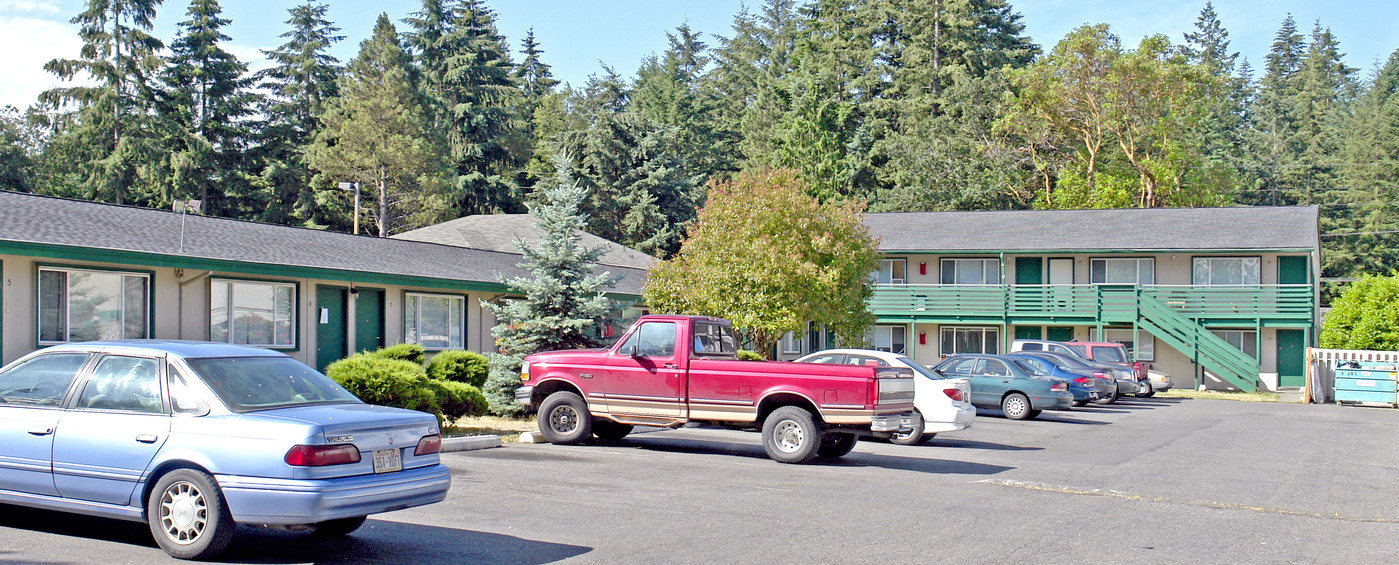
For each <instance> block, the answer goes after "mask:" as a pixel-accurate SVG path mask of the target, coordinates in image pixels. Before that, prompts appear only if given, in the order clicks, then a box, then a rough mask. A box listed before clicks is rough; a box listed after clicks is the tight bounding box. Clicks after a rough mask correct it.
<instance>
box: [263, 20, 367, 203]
mask: <svg viewBox="0 0 1399 565" xmlns="http://www.w3.org/2000/svg"><path fill="white" fill-rule="evenodd" d="M328 8H329V6H328V5H327V4H324V3H321V2H318V1H316V0H306V3H305V4H302V5H300V6H294V7H292V8H289V9H288V10H287V11H288V12H289V14H290V16H291V17H290V18H288V19H287V21H286V24H287V25H288V26H290V27H291V29H290V30H288V31H286V32H284V33H282V34H281V36H280V37H283V38H285V39H286V40H287V41H286V43H283V44H282V45H280V46H278V47H277V48H276V49H273V50H270V51H263V52H262V53H263V55H265V56H266V57H267V58H268V60H270V61H271V62H272V63H273V66H272V67H270V68H268V69H265V70H263V71H260V72H258V74H257V78H258V80H259V81H260V82H259V85H260V87H261V89H262V90H263V91H264V92H266V93H267V95H266V97H264V99H263V105H262V108H261V114H262V116H263V122H262V124H261V126H262V127H261V128H260V131H259V134H258V137H257V146H256V147H255V148H254V149H253V154H254V156H255V160H256V161H257V162H259V163H261V164H262V167H263V168H262V171H261V172H260V178H259V185H260V188H261V191H262V193H263V194H262V198H261V200H262V202H264V203H265V206H264V208H263V211H262V213H261V214H259V216H258V218H259V219H260V220H262V221H265V222H272V223H278V224H309V225H329V226H332V227H334V228H336V229H340V230H349V229H350V226H349V225H345V224H342V223H340V222H338V221H337V219H338V218H341V217H343V215H340V214H334V213H329V214H328V213H326V211H325V210H324V209H322V208H321V206H320V205H318V204H317V201H316V193H315V191H314V190H313V188H312V186H313V185H312V183H311V178H312V176H313V175H312V172H311V170H310V169H309V168H308V167H307V166H306V161H305V148H306V146H307V145H308V144H310V142H311V140H312V139H314V138H315V134H316V131H317V130H318V129H319V127H320V118H321V114H322V113H323V112H324V111H325V104H326V102H327V101H328V100H330V99H332V98H335V97H336V96H337V95H338V93H339V90H338V87H337V80H338V79H339V77H340V61H339V59H336V58H335V57H334V56H332V55H330V53H329V51H330V48H331V47H332V46H333V45H335V44H336V43H338V42H340V41H343V40H344V39H345V37H344V36H342V35H336V32H338V31H340V28H337V27H335V25H334V24H332V23H331V22H330V21H329V20H326V19H325V16H326V12H327V10H328ZM342 199H343V196H342Z"/></svg>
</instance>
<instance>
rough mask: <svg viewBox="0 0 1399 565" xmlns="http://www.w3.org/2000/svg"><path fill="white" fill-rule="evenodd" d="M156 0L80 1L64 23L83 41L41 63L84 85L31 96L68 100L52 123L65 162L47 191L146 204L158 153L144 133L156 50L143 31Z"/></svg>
mask: <svg viewBox="0 0 1399 565" xmlns="http://www.w3.org/2000/svg"><path fill="white" fill-rule="evenodd" d="M159 5H160V0H88V2H87V5H86V8H85V9H84V10H83V12H82V13H80V14H78V15H77V16H76V17H74V18H73V19H72V20H70V21H71V22H72V23H73V24H76V25H77V26H78V36H79V37H80V38H81V39H82V42H83V46H82V50H81V51H80V55H79V58H78V59H54V60H52V61H49V62H48V63H46V64H45V65H44V70H47V71H49V72H51V73H53V74H54V75H56V76H58V78H59V79H61V80H64V81H73V80H81V79H83V78H89V79H90V80H91V81H92V82H93V83H95V84H92V85H82V86H68V87H59V88H54V89H51V90H47V91H45V92H44V93H43V94H41V95H40V96H39V100H40V103H42V104H44V105H46V106H47V107H49V108H52V109H60V108H63V107H64V106H65V105H66V104H70V103H72V104H76V106H77V110H76V111H74V112H72V113H70V114H68V115H65V116H63V117H61V118H60V119H59V120H58V124H57V125H58V127H59V128H60V129H62V130H63V134H62V135H63V136H64V137H65V138H67V139H63V140H60V142H59V144H60V145H61V146H66V147H67V148H68V149H69V151H70V152H69V153H68V154H67V155H66V157H68V158H69V159H68V160H67V162H66V163H62V165H63V166H65V167H67V168H68V171H69V172H68V173H67V174H64V175H60V176H61V177H64V178H66V179H67V180H66V181H62V180H61V181H59V182H60V183H62V184H63V185H62V186H52V187H47V190H46V191H47V192H52V193H58V194H68V195H81V197H83V198H88V199H92V200H101V201H109V202H115V203H117V204H122V203H126V202H138V203H142V202H148V201H150V200H151V198H152V194H153V193H155V192H157V190H156V188H155V186H154V185H155V183H156V181H153V180H152V178H151V176H150V174H149V168H150V167H149V164H150V163H151V162H152V161H155V160H157V159H160V158H161V157H162V155H161V152H160V151H159V149H158V147H157V144H156V142H155V139H154V137H153V135H152V132H155V131H157V127H156V125H155V124H154V123H153V120H152V118H151V115H150V108H151V104H152V102H153V100H154V92H155V91H154V89H153V86H152V84H151V81H152V76H153V74H154V73H156V72H158V71H159V69H160V67H161V65H162V64H163V63H162V61H161V59H160V57H159V56H158V55H157V53H158V52H159V51H160V49H162V48H163V47H164V45H163V44H162V43H161V41H160V40H159V39H156V38H155V37H153V36H151V35H150V33H149V32H150V30H151V26H152V21H153V20H154V18H155V9H156V7H157V6H159Z"/></svg>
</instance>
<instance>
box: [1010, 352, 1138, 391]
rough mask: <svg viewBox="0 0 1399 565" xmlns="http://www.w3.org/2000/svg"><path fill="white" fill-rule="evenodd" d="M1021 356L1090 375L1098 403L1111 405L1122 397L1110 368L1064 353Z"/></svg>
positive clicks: (1119, 387)
mask: <svg viewBox="0 0 1399 565" xmlns="http://www.w3.org/2000/svg"><path fill="white" fill-rule="evenodd" d="M1020 354H1021V355H1031V356H1034V357H1041V358H1044V359H1048V360H1050V361H1052V362H1053V363H1055V364H1058V365H1063V366H1064V367H1066V368H1068V370H1070V371H1074V372H1081V373H1087V374H1091V375H1093V377H1094V383H1095V384H1097V388H1098V403H1099V404H1112V403H1114V402H1117V399H1118V398H1119V397H1120V396H1121V395H1122V392H1121V391H1122V390H1123V389H1122V387H1121V386H1120V385H1121V381H1119V380H1118V379H1117V376H1118V372H1117V371H1116V370H1114V369H1113V368H1112V367H1109V366H1106V365H1101V364H1098V363H1094V362H1092V361H1088V360H1085V359H1083V358H1082V357H1078V356H1075V355H1068V354H1064V353H1050V352H1048V351H1024V352H1021V353H1020Z"/></svg>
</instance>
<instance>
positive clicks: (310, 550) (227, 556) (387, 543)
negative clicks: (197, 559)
mask: <svg viewBox="0 0 1399 565" xmlns="http://www.w3.org/2000/svg"><path fill="white" fill-rule="evenodd" d="M0 527H5V528H17V529H24V530H30V531H35V532H43V533H50V534H57V535H63V536H75V537H84V538H88V539H94V540H101V541H109V542H115V543H121V544H126V545H133V546H140V547H148V548H151V550H152V551H157V552H158V551H160V550H159V549H158V548H157V546H156V544H155V540H153V539H151V532H150V529H148V528H147V527H146V524H145V523H143V522H127V521H122V520H108V519H104V518H94V517H90V516H79V515H75V514H65V513H61V512H50V511H47V510H37V509H32V508H25V507H18V506H8V505H0ZM589 551H592V548H589V547H583V546H577V545H567V544H559V543H550V542H542V541H534V540H527V539H522V538H517V537H514V536H507V535H501V534H493V533H487V532H476V531H471V530H457V529H452V528H441V527H436V526H424V525H419V524H405V523H400V522H389V521H386V520H374V519H370V520H369V521H367V522H365V523H364V526H363V527H361V528H360V529H359V530H356V531H355V533H353V534H350V535H349V536H345V537H339V538H320V537H316V536H315V535H313V534H311V533H309V532H291V531H285V530H273V529H268V528H253V527H247V526H240V527H239V528H238V533H237V535H235V536H234V538H233V542H232V543H230V544H229V546H228V549H225V550H224V551H223V553H220V554H219V555H217V556H215V557H214V559H213V560H212V562H214V563H269V564H277V563H381V564H386V565H392V564H403V565H424V564H428V563H511V564H515V563H519V564H537V565H543V564H545V563H554V562H557V561H562V560H565V559H568V558H571V557H576V556H579V555H583V554H585V553H588V552H589ZM161 555H164V553H163V552H162V553H161ZM0 563H35V561H33V559H32V558H29V559H24V560H21V561H14V560H9V559H7V558H6V557H5V553H0Z"/></svg>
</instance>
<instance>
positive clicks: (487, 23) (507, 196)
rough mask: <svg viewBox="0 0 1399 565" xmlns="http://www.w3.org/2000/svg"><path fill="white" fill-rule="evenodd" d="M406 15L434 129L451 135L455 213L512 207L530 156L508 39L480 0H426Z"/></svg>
mask: <svg viewBox="0 0 1399 565" xmlns="http://www.w3.org/2000/svg"><path fill="white" fill-rule="evenodd" d="M414 16H415V17H413V18H410V19H408V20H407V22H408V24H409V25H410V26H412V28H413V31H412V32H411V33H409V34H408V43H409V45H411V46H412V48H413V51H414V53H415V55H416V58H417V62H418V66H419V67H420V68H421V72H422V75H423V76H422V81H423V88H424V90H425V91H426V92H428V93H429V97H430V100H431V120H432V123H433V124H434V127H435V128H437V129H439V130H441V131H443V132H444V133H445V134H446V142H447V148H448V151H449V155H450V157H451V160H452V162H453V163H454V168H455V171H456V174H455V176H456V178H455V182H454V185H455V187H454V189H453V192H454V205H455V207H456V211H457V213H458V214H461V215H466V214H481V213H491V212H502V211H504V212H511V211H515V210H517V209H518V208H519V203H520V196H519V194H518V187H517V183H516V181H515V179H514V173H515V171H517V170H518V169H519V168H520V167H521V166H523V165H524V163H525V162H526V161H528V159H529V143H528V140H527V139H526V137H525V132H526V127H525V122H524V120H523V119H522V118H521V117H520V116H519V115H518V112H519V111H520V108H521V107H522V95H521V91H520V89H519V88H518V87H517V85H516V84H515V80H514V78H513V77H512V72H513V70H514V65H513V64H512V63H511V62H510V56H509V49H508V48H507V47H506V44H505V38H504V37H502V36H501V35H500V34H499V33H498V32H497V31H496V27H495V15H494V12H492V11H491V10H490V9H489V8H487V7H486V6H485V3H484V2H481V1H479V0H423V9H422V10H421V11H419V12H417V13H415V14H414Z"/></svg>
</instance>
